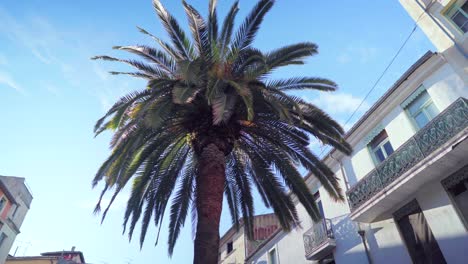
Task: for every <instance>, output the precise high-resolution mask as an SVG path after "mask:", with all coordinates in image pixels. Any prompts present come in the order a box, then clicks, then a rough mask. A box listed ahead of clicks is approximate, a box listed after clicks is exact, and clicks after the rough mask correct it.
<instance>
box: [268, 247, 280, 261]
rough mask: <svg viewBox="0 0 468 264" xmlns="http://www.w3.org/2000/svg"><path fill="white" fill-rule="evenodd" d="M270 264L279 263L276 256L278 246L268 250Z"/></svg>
mask: <svg viewBox="0 0 468 264" xmlns="http://www.w3.org/2000/svg"><path fill="white" fill-rule="evenodd" d="M268 264H278V258H277V256H276V248H274V249H272V250H270V252H268Z"/></svg>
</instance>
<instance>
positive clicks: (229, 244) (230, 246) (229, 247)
mask: <svg viewBox="0 0 468 264" xmlns="http://www.w3.org/2000/svg"><path fill="white" fill-rule="evenodd" d="M233 249H234V248H233V246H232V241H231V242H228V243H227V253H228V254H229V253H231V252H232V250H233Z"/></svg>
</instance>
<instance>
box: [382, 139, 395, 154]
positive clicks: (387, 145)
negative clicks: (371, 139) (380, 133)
mask: <svg viewBox="0 0 468 264" xmlns="http://www.w3.org/2000/svg"><path fill="white" fill-rule="evenodd" d="M383 147H384V149H385V153H387V157H388V156H390V155H391V154H392V153H393V147H392V144H390V141H389V142H387V143H385V144H384V145H383Z"/></svg>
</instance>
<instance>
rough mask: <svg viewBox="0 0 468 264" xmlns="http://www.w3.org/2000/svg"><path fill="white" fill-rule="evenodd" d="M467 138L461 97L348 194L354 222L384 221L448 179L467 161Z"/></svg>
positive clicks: (466, 109) (467, 114) (466, 103)
mask: <svg viewBox="0 0 468 264" xmlns="http://www.w3.org/2000/svg"><path fill="white" fill-rule="evenodd" d="M467 135H468V100H467V99H465V98H459V99H458V100H456V101H455V102H453V103H452V104H451V105H450V106H449V107H447V108H446V109H445V110H444V111H443V112H441V113H440V114H439V115H438V116H436V117H435V118H434V119H433V120H431V122H429V123H428V124H427V125H426V126H425V127H423V128H422V129H421V130H419V131H418V132H417V133H416V134H415V135H414V136H413V137H412V138H410V139H409V140H408V141H407V142H405V144H403V145H402V146H401V147H399V148H398V149H397V150H396V151H395V152H394V153H393V154H392V155H390V156H389V157H388V158H387V159H386V160H385V161H383V162H382V163H381V164H379V165H378V166H377V167H376V168H375V169H374V170H372V171H371V172H369V173H368V174H367V175H366V176H364V178H362V179H361V180H360V181H359V182H358V183H357V184H356V185H354V186H353V187H352V188H351V189H350V190H349V191H348V192H347V196H348V201H349V204H350V207H351V219H352V220H355V221H359V222H367V223H370V222H373V221H375V220H379V218H380V219H384V218H385V217H383V216H384V215H385V214H386V213H387V211H388V210H391V209H392V208H393V207H395V206H396V205H398V204H399V203H400V202H401V201H402V200H404V199H406V198H408V197H409V196H410V195H411V194H413V193H416V192H417V190H418V188H420V187H421V186H422V185H423V184H425V183H427V182H429V181H431V180H434V179H438V178H440V177H441V176H443V175H446V176H447V175H448V174H447V173H449V172H448V171H447V170H450V169H452V168H453V167H454V166H458V165H460V164H462V163H464V162H466V153H468V140H466V138H467ZM464 153H465V154H464ZM418 175H420V176H421V177H415V176H418Z"/></svg>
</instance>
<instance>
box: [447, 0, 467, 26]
mask: <svg viewBox="0 0 468 264" xmlns="http://www.w3.org/2000/svg"><path fill="white" fill-rule="evenodd" d="M444 15H445V16H446V17H447V18H448V19H450V21H451V22H452V23H453V24H455V25H456V26H457V27H458V29H460V30H461V31H463V33H466V32H467V31H468V1H466V0H465V1H460V0H459V1H456V2H455V3H453V4H452V5H451V6H450V7H449V9H448V10H447V11H446V12H445V14H444Z"/></svg>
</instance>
